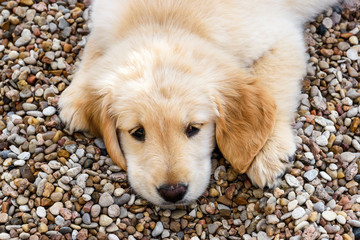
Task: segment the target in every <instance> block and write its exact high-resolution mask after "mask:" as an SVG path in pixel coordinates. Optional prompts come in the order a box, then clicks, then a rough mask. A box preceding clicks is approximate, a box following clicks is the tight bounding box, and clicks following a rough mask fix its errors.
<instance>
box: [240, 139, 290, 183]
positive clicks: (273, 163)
mask: <svg viewBox="0 0 360 240" xmlns="http://www.w3.org/2000/svg"><path fill="white" fill-rule="evenodd" d="M295 148H296V147H295V144H294V143H293V141H289V142H288V143H287V144H286V146H284V145H281V144H280V143H276V142H273V141H271V140H269V141H268V142H267V143H266V144H265V146H264V148H263V149H262V150H261V151H260V152H259V154H258V155H257V156H256V157H255V159H254V161H253V162H252V164H251V166H250V168H249V169H248V171H247V172H246V173H247V175H248V176H249V178H250V180H251V181H252V183H253V184H254V185H256V186H258V187H260V188H263V187H265V186H267V187H269V188H273V187H275V186H277V185H278V184H279V183H280V182H281V177H282V176H284V173H285V171H286V169H287V168H289V167H290V166H291V164H292V162H293V158H294V152H295Z"/></svg>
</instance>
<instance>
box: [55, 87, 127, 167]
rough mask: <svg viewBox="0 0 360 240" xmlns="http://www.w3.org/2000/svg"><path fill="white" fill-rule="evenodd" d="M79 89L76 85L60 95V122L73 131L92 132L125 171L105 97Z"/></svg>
mask: <svg viewBox="0 0 360 240" xmlns="http://www.w3.org/2000/svg"><path fill="white" fill-rule="evenodd" d="M82 87H83V88H79V87H78V86H77V84H76V83H75V82H74V85H70V86H69V87H68V88H67V89H66V90H65V91H64V92H63V93H62V95H61V97H60V102H59V106H60V109H61V112H60V118H61V119H62V120H63V121H64V122H66V123H67V125H68V127H69V129H70V131H74V130H82V131H90V132H91V133H93V134H95V135H96V136H99V137H102V138H103V140H104V142H105V146H106V149H107V151H108V153H109V155H110V157H111V159H112V160H113V161H114V162H115V163H116V164H117V165H118V166H119V167H121V168H122V169H124V170H126V161H125V158H124V156H123V154H122V151H121V149H120V143H119V139H118V136H117V133H116V126H115V121H114V120H113V119H112V117H111V116H110V114H109V112H108V109H109V108H108V106H107V103H108V102H110V101H109V100H108V101H107V100H106V99H107V97H106V96H96V92H95V91H91V90H89V88H86V87H85V86H82Z"/></svg>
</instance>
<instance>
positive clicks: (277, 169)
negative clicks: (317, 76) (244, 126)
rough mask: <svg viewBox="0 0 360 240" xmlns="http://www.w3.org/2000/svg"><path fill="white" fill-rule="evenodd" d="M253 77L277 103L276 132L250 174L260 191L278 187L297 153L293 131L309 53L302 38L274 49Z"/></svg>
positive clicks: (253, 165)
mask: <svg viewBox="0 0 360 240" xmlns="http://www.w3.org/2000/svg"><path fill="white" fill-rule="evenodd" d="M253 67H254V68H253V74H254V75H255V76H256V77H257V78H258V79H260V81H261V85H263V86H265V88H266V89H267V90H268V93H269V94H270V95H271V96H272V97H273V98H274V100H275V103H276V117H275V125H274V129H273V132H272V133H271V134H270V136H269V138H268V140H267V141H266V143H265V145H264V147H263V148H262V149H261V150H260V152H259V153H258V154H257V156H256V157H255V159H254V161H253V162H252V164H251V166H250V168H249V169H248V171H247V174H248V176H249V177H250V179H251V180H252V182H253V183H254V184H256V185H258V186H259V187H264V186H269V187H272V186H274V185H276V183H277V181H278V177H279V176H282V174H283V173H284V171H285V170H286V168H287V167H289V166H290V165H291V164H290V161H289V158H291V157H292V156H293V155H294V153H295V150H296V144H295V138H294V132H293V129H292V127H291V123H292V122H293V117H294V112H295V111H296V109H297V106H298V100H299V94H300V82H301V80H302V78H303V76H304V75H305V69H306V60H305V49H304V45H303V41H302V37H301V36H300V35H296V34H295V35H293V39H290V38H289V39H286V40H283V41H281V42H279V43H278V44H277V45H275V46H273V48H272V49H271V51H268V52H267V53H266V54H264V56H262V58H260V59H259V60H258V61H257V62H256V63H255V64H254V66H253Z"/></svg>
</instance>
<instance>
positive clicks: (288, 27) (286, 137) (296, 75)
mask: <svg viewBox="0 0 360 240" xmlns="http://www.w3.org/2000/svg"><path fill="white" fill-rule="evenodd" d="M335 2H336V1H335V0H330V1H327V0H304V1H302V0H279V1H270V0H252V1H242V0H211V1H205V0H181V1H177V0H151V1H145V0H117V1H114V0H98V1H96V2H95V4H94V6H93V16H92V19H93V29H92V32H91V34H90V37H89V40H88V43H87V46H86V48H85V52H84V55H83V60H82V63H81V66H80V68H79V70H78V72H77V73H76V75H75V78H74V80H73V81H72V83H71V85H70V86H69V87H68V88H67V89H66V90H65V91H64V93H63V94H62V96H61V99H60V108H61V109H62V110H61V118H62V119H63V120H64V121H65V122H66V123H67V124H68V126H69V128H70V129H71V130H84V131H91V132H93V133H94V134H97V135H99V136H102V137H103V138H104V140H105V144H106V147H107V149H108V152H109V154H110V156H111V158H112V159H113V161H114V162H115V163H117V164H118V165H119V166H120V167H122V168H123V169H127V171H128V176H129V181H130V183H131V185H132V186H133V188H134V189H135V190H136V191H137V192H138V193H139V194H141V195H142V196H143V197H145V198H146V199H148V200H149V201H151V202H153V203H155V204H159V205H165V204H168V203H167V202H165V201H164V200H163V199H162V198H161V197H160V195H159V194H158V192H157V190H156V189H157V188H158V187H159V186H161V185H164V184H178V183H183V184H186V185H187V186H188V191H187V193H186V195H185V197H184V199H183V200H182V201H181V202H179V203H188V202H190V201H194V200H195V199H197V198H198V197H199V196H200V195H201V194H202V193H203V192H204V190H205V189H206V187H207V185H208V182H209V177H210V166H211V163H210V158H211V153H212V150H213V149H214V147H215V140H216V142H217V144H218V146H219V148H220V150H221V151H222V153H223V155H224V157H225V158H226V159H227V160H228V161H229V162H230V163H231V164H232V166H233V167H234V168H235V169H236V170H237V171H239V172H240V173H247V174H248V176H249V177H250V179H251V180H252V181H253V183H254V184H255V185H258V186H260V187H264V186H273V185H274V184H275V183H276V180H277V177H278V176H279V175H280V174H281V173H282V172H283V171H284V170H285V169H286V167H287V166H288V165H289V163H288V158H289V156H291V155H293V154H294V152H295V143H294V136H293V132H292V129H291V125H290V124H291V122H292V119H293V113H294V111H295V110H296V107H297V100H298V96H299V93H300V80H301V79H302V77H303V76H304V73H305V62H306V59H305V54H304V53H305V49H304V43H303V37H302V36H303V29H302V25H303V23H304V21H306V20H308V19H309V18H310V17H312V16H314V15H315V14H317V13H318V12H319V11H321V10H323V9H324V8H326V7H327V6H330V5H331V4H334V3H335ZM189 125H194V127H198V128H200V131H199V133H198V134H196V135H194V136H193V137H190V138H189V137H187V136H186V134H185V129H186V128H187V127H188V126H189ZM139 127H143V128H144V129H145V134H146V136H145V141H138V140H136V139H135V138H134V137H133V136H132V135H131V133H132V132H133V131H134V129H135V130H136V128H139Z"/></svg>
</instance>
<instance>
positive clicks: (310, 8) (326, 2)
mask: <svg viewBox="0 0 360 240" xmlns="http://www.w3.org/2000/svg"><path fill="white" fill-rule="evenodd" d="M285 1H286V3H287V6H288V7H290V8H291V9H292V10H293V11H295V14H297V15H299V17H301V18H302V19H303V20H305V21H306V20H309V19H311V18H313V17H315V16H316V15H317V14H319V13H321V12H322V11H324V10H325V9H326V8H328V7H331V6H333V5H336V4H337V3H339V2H340V0H285Z"/></svg>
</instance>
